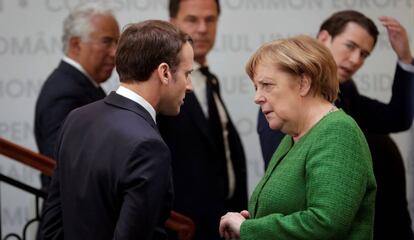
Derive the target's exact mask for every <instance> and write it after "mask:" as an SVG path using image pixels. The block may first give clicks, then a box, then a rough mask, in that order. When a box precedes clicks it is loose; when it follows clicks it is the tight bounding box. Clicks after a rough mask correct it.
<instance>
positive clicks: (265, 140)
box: [257, 110, 285, 169]
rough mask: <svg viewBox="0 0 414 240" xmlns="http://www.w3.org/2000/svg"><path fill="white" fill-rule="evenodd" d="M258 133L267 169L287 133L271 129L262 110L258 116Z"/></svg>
mask: <svg viewBox="0 0 414 240" xmlns="http://www.w3.org/2000/svg"><path fill="white" fill-rule="evenodd" d="M257 133H258V134H259V140H260V148H261V149H262V155H263V160H264V165H265V169H266V168H267V166H268V165H269V162H270V160H271V159H272V156H273V153H274V152H275V151H276V149H277V147H278V146H279V144H280V142H281V141H282V138H283V137H284V136H285V135H284V134H283V133H282V132H281V131H279V130H273V129H271V128H270V127H269V123H268V122H267V120H266V118H265V116H264V115H263V113H262V111H260V110H259V114H258V118H257Z"/></svg>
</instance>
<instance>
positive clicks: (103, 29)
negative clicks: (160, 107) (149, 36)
mask: <svg viewBox="0 0 414 240" xmlns="http://www.w3.org/2000/svg"><path fill="white" fill-rule="evenodd" d="M118 38H119V26H118V23H117V21H116V19H115V17H114V16H113V14H112V12H111V11H110V10H109V9H104V8H102V7H100V6H98V5H96V4H87V5H83V6H80V7H78V8H76V9H75V10H74V11H73V12H71V13H70V14H69V16H68V17H66V19H65V20H64V23H63V36H62V41H63V51H64V56H63V58H62V60H61V62H60V63H59V65H58V67H57V68H56V69H55V70H54V71H53V72H52V73H51V74H50V75H49V77H48V78H47V80H46V81H45V83H44V84H43V87H42V89H41V92H40V94H39V97H38V99H37V102H36V111H35V126H34V128H35V129H34V131H35V137H36V143H37V146H38V148H39V152H40V153H42V154H44V155H46V156H48V157H51V158H53V152H54V146H55V142H56V137H57V133H58V131H59V128H60V126H61V124H62V123H63V120H64V119H65V118H66V116H67V115H68V114H69V112H70V111H72V110H73V109H75V108H78V107H81V106H83V105H86V104H89V103H91V102H94V101H97V100H100V99H102V98H104V97H105V96H106V94H105V92H104V91H103V90H102V88H101V87H100V85H99V84H101V83H103V82H105V81H106V80H108V79H109V78H110V76H111V74H112V70H113V69H114V65H115V51H116V46H117V42H118ZM41 180H42V186H43V188H45V189H47V186H48V185H49V182H50V178H49V177H47V176H43V175H42V177H41Z"/></svg>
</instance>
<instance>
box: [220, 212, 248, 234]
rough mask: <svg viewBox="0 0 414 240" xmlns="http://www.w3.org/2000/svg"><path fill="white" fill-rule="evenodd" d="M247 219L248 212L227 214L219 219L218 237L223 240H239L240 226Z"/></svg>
mask: <svg viewBox="0 0 414 240" xmlns="http://www.w3.org/2000/svg"><path fill="white" fill-rule="evenodd" d="M249 217H250V215H249V212H248V211H246V210H243V211H241V212H240V213H236V212H228V213H227V214H226V215H224V216H222V217H221V220H220V227H219V232H220V236H221V237H224V238H225V239H239V238H240V225H241V224H242V223H243V222H244V221H245V220H246V219H248V218H249Z"/></svg>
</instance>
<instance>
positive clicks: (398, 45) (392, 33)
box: [378, 16, 412, 64]
mask: <svg viewBox="0 0 414 240" xmlns="http://www.w3.org/2000/svg"><path fill="white" fill-rule="evenodd" d="M378 19H379V20H380V21H381V23H382V25H384V27H385V28H386V29H387V32H388V39H389V40H390V43H391V46H392V48H393V49H394V51H395V53H396V54H397V56H398V59H399V60H400V61H402V62H403V63H406V64H411V61H412V56H411V50H410V44H409V43H408V36H407V32H406V31H405V28H404V27H403V26H402V25H401V24H400V22H398V21H397V20H396V19H394V18H392V17H388V16H381V17H379V18H378Z"/></svg>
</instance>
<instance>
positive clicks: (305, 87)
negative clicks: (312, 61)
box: [299, 74, 312, 97]
mask: <svg viewBox="0 0 414 240" xmlns="http://www.w3.org/2000/svg"><path fill="white" fill-rule="evenodd" d="M300 78H301V79H300V89H299V92H300V96H302V97H305V96H306V95H308V94H309V92H310V89H311V85H312V79H311V78H310V77H309V76H307V75H305V74H302V75H301V76H300Z"/></svg>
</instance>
